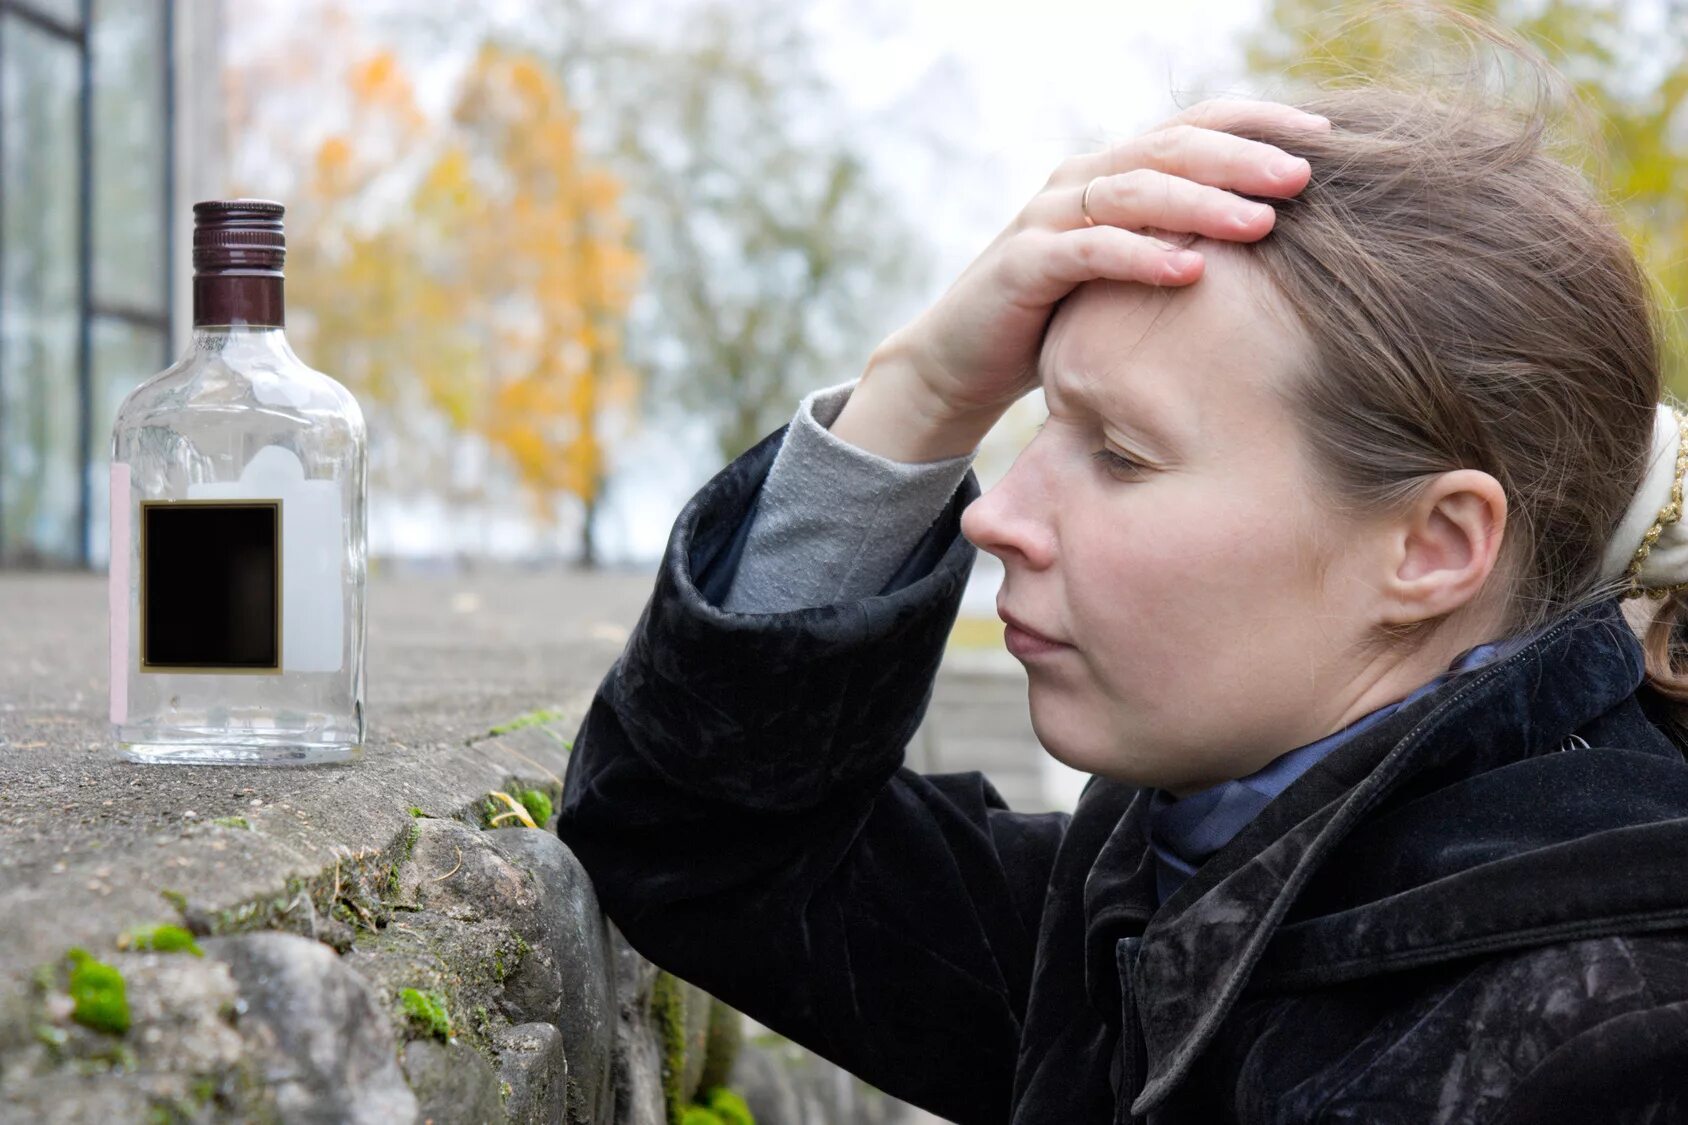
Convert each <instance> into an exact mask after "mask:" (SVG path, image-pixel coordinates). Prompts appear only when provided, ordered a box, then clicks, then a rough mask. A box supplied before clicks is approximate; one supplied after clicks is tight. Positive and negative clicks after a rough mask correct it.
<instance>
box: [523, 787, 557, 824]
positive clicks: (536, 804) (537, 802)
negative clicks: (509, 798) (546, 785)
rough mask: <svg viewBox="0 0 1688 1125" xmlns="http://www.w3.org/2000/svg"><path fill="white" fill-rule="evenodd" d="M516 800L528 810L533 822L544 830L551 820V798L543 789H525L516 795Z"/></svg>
mask: <svg viewBox="0 0 1688 1125" xmlns="http://www.w3.org/2000/svg"><path fill="white" fill-rule="evenodd" d="M516 799H517V800H518V801H520V802H521V803H522V807H523V808H525V809H527V812H528V815H529V816H531V817H532V818H533V822H534V823H535V824H537V825H539V827H541V828H544V827H545V825H546V824H547V823H549V822H550V820H551V796H550V794H548V793H546V792H545V791H544V790H543V789H523V790H522V791H521V792H520V793H518V794H517V795H516Z"/></svg>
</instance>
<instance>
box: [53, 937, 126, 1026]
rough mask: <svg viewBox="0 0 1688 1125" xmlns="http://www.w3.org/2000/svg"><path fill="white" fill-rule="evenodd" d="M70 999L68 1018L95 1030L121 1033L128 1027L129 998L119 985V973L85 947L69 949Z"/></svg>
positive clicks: (67, 954)
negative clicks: (90, 953) (95, 957)
mask: <svg viewBox="0 0 1688 1125" xmlns="http://www.w3.org/2000/svg"><path fill="white" fill-rule="evenodd" d="M65 956H66V957H68V958H70V962H71V970H70V998H71V1000H73V1001H74V1002H75V1007H74V1008H73V1009H72V1010H71V1013H70V1018H71V1019H73V1020H75V1021H76V1022H77V1023H79V1024H82V1025H83V1026H85V1027H91V1028H93V1029H94V1030H96V1031H104V1032H108V1033H110V1034H112V1035H122V1034H123V1033H124V1032H126V1031H128V1030H129V999H128V996H127V995H126V994H125V992H124V988H123V974H122V973H120V972H118V971H117V968H116V967H115V966H113V965H107V964H106V963H105V962H103V961H96V960H94V958H93V957H91V956H89V954H88V951H87V950H85V949H71V950H69V951H68V952H66V954H65Z"/></svg>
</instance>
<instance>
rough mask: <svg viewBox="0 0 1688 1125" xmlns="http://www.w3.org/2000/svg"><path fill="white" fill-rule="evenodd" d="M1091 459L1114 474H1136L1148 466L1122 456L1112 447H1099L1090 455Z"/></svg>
mask: <svg viewBox="0 0 1688 1125" xmlns="http://www.w3.org/2000/svg"><path fill="white" fill-rule="evenodd" d="M1090 459H1091V460H1092V461H1095V462H1096V463H1097V464H1098V465H1101V466H1102V468H1103V469H1105V470H1107V472H1108V473H1109V474H1110V475H1113V476H1122V475H1129V476H1136V475H1138V474H1139V473H1141V472H1142V471H1143V470H1144V469H1146V468H1148V466H1147V465H1143V464H1139V463H1138V462H1136V461H1133V460H1132V459H1131V458H1129V457H1121V456H1120V455H1119V454H1118V453H1115V452H1114V451H1113V450H1111V449H1098V450H1097V451H1096V452H1094V453H1092V454H1091V455H1090Z"/></svg>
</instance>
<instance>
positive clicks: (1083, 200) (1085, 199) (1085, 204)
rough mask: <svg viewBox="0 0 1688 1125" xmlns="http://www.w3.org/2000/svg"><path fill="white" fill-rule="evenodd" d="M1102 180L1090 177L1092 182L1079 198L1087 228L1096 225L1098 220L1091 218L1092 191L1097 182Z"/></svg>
mask: <svg viewBox="0 0 1688 1125" xmlns="http://www.w3.org/2000/svg"><path fill="white" fill-rule="evenodd" d="M1101 178H1102V177H1101V176H1092V177H1090V182H1089V183H1088V184H1085V185H1084V194H1083V195H1081V196H1079V197H1078V209H1079V210H1080V211H1081V212H1083V213H1084V225H1085V226H1087V227H1093V226H1095V225H1096V220H1095V219H1092V218H1091V217H1090V189H1091V188H1093V187H1095V186H1096V181H1097V180H1099V179H1101Z"/></svg>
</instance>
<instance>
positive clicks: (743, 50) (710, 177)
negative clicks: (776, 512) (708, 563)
mask: <svg viewBox="0 0 1688 1125" xmlns="http://www.w3.org/2000/svg"><path fill="white" fill-rule="evenodd" d="M803 7H804V6H803V5H802V4H794V3H787V2H782V0H743V2H735V3H733V4H731V5H728V4H723V3H709V2H699V3H687V4H683V5H663V6H661V14H660V23H659V25H658V26H657V27H656V28H653V29H648V30H640V31H623V30H621V29H620V25H619V24H618V21H617V20H615V19H612V18H611V16H610V14H609V10H608V5H603V4H599V3H595V2H593V0H560V2H558V3H552V4H547V5H543V6H538V7H537V8H536V9H535V11H534V13H533V17H534V18H533V19H532V20H531V21H526V22H525V23H524V28H523V42H524V43H533V44H535V49H536V50H540V51H542V52H544V54H545V55H546V57H547V58H548V59H550V60H551V62H552V64H553V65H554V67H555V68H556V70H557V71H558V73H560V74H562V75H564V76H565V78H566V80H567V83H568V86H569V88H571V89H578V90H582V91H590V94H589V100H590V105H591V109H592V112H591V115H590V118H589V120H588V121H586V122H583V127H589V128H590V130H591V134H592V136H593V137H594V138H595V139H597V138H602V139H601V141H597V142H596V143H594V145H593V150H594V151H596V152H602V153H604V157H605V159H606V160H607V161H609V162H610V163H611V166H612V167H614V168H615V169H616V170H617V171H618V172H619V173H620V174H621V176H622V179H623V181H624V182H625V184H626V188H627V198H628V200H629V202H628V210H629V211H630V212H631V213H633V214H635V215H637V216H638V221H637V223H636V229H635V232H634V239H635V241H636V243H637V245H638V246H639V249H640V251H641V252H642V253H643V254H644V256H645V259H646V261H647V263H648V264H649V285H648V289H647V292H648V299H642V300H640V301H638V302H636V303H635V304H634V306H633V308H632V309H630V310H629V325H628V331H629V334H630V348H629V357H630V359H631V360H632V361H633V362H635V363H636V364H637V365H638V366H639V367H640V369H641V370H643V371H645V372H646V373H647V374H648V377H649V385H648V391H649V392H650V393H651V394H652V396H653V397H654V398H655V399H656V400H658V403H659V404H660V405H661V406H664V407H674V408H679V409H681V410H683V411H685V413H686V414H687V415H688V416H689V417H692V418H696V419H700V420H702V421H703V422H704V423H705V424H706V425H707V426H708V428H709V431H710V433H711V434H713V435H714V437H715V440H716V443H717V446H718V448H719V450H720V453H721V456H722V457H723V458H724V459H730V458H732V457H735V456H737V455H738V454H739V453H742V452H743V451H744V450H746V449H748V448H749V447H750V446H751V445H753V444H755V443H756V441H758V440H759V439H760V438H762V437H764V436H765V435H766V434H767V433H768V432H770V431H771V430H774V429H776V428H778V427H779V426H781V425H783V424H784V423H785V422H787V421H788V420H789V419H790V417H791V412H792V410H793V408H794V407H795V405H796V401H797V399H798V398H799V397H801V395H803V394H804V393H806V392H808V391H809V390H812V389H814V388H816V387H820V386H825V385H829V384H832V383H838V382H843V381H845V380H847V379H851V378H854V377H855V376H857V375H859V374H860V373H861V369H862V367H863V365H864V364H865V362H866V360H867V355H868V352H869V351H871V350H872V348H873V346H874V345H875V344H876V343H878V341H879V340H880V339H881V338H882V337H883V336H884V335H885V334H886V333H887V332H889V331H890V330H891V329H892V328H895V327H896V325H895V323H893V320H894V316H895V314H896V313H897V310H898V309H899V308H902V307H906V306H907V305H908V302H909V300H910V298H911V297H912V296H914V295H917V294H918V293H919V292H920V291H921V290H922V289H924V288H926V287H928V285H929V282H930V280H931V272H930V267H929V263H928V262H927V260H926V253H927V251H928V250H929V246H928V245H927V244H926V242H925V241H924V240H923V239H922V238H921V237H920V236H919V231H918V229H917V228H915V227H914V226H913V225H912V224H910V223H909V222H908V220H907V218H906V216H905V213H904V211H903V208H902V206H901V205H900V204H899V202H898V201H897V200H896V199H895V198H894V197H892V196H891V195H890V194H888V193H887V192H886V190H885V189H884V187H883V186H882V185H880V184H879V183H877V182H876V181H875V179H874V177H873V176H871V175H870V174H869V171H868V168H869V162H868V160H867V156H866V151H865V146H866V145H867V144H868V143H884V142H885V141H888V140H890V139H891V138H890V137H889V136H888V135H887V136H886V137H877V136H873V135H872V134H871V133H869V134H868V135H867V136H865V137H864V135H863V134H862V132H861V131H860V129H859V128H857V127H852V120H853V119H852V115H851V113H850V112H849V111H848V110H847V109H846V108H845V107H844V105H843V104H842V101H841V98H840V95H839V92H838V91H837V90H836V89H835V88H833V87H832V86H831V85H830V84H829V83H828V81H827V80H826V79H825V78H824V77H823V76H822V72H821V69H820V67H819V65H818V64H817V60H816V58H815V46H814V44H813V42H812V41H811V38H810V36H809V33H808V32H807V30H806V29H805V27H804V25H803V21H802V16H803ZM941 143H942V142H941V138H939V139H934V140H933V142H932V147H933V148H937V147H938V145H939V144H941Z"/></svg>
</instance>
